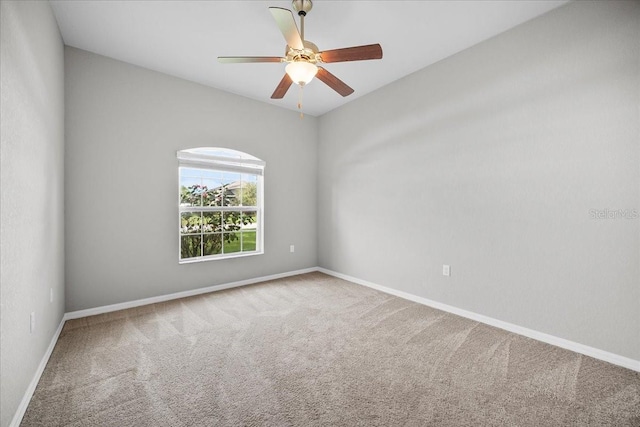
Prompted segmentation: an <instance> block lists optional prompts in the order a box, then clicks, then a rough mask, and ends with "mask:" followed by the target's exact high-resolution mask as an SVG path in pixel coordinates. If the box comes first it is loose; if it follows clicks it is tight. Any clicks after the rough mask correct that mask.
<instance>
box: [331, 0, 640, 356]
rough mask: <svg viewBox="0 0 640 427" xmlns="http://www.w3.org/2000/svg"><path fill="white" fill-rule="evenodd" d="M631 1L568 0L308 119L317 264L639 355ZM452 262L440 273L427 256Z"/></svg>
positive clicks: (638, 136) (638, 34)
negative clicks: (625, 213)
mask: <svg viewBox="0 0 640 427" xmlns="http://www.w3.org/2000/svg"><path fill="white" fill-rule="evenodd" d="M639 17H640V3H638V2H626V3H619V2H597V3H592V2H575V3H570V4H568V5H567V6H564V7H562V8H560V9H557V10H555V11H553V12H551V13H549V14H547V15H543V16H541V17H539V18H537V19H535V20H533V21H530V22H528V23H525V24H523V25H521V26H519V27H516V28H515V29H512V30H510V31H508V32H506V33H503V34H501V35H499V36H497V37H495V38H493V39H491V40H488V41H486V42H484V43H481V44H479V45H477V46H474V47H472V48H470V49H468V50H466V51H463V52H461V53H459V54H457V55H455V56H453V57H450V58H448V59H446V60H443V61H441V62H439V63H437V64H435V65H433V66H431V67H428V68H426V69H423V70H421V71H419V72H417V73H415V74H413V75H411V76H408V77H406V78H404V79H403V80H401V81H398V82H395V83H393V84H390V85H389V86H386V87H384V88H382V89H380V90H378V91H376V92H374V93H372V94H370V95H368V96H366V97H364V98H362V99H359V100H356V101H355V102H353V103H351V104H348V105H346V106H344V107H342V108H340V109H338V110H335V111H333V112H331V113H329V114H327V115H325V116H322V117H321V118H320V120H319V132H320V146H319V169H318V171H319V178H318V183H319V188H318V219H319V222H318V238H319V251H318V257H319V264H320V266H322V267H325V268H328V269H331V270H335V271H338V272H341V273H344V274H348V275H351V276H355V277H357V278H360V279H364V280H369V281H371V282H374V283H377V284H381V285H384V286H388V287H391V288H394V289H398V290H402V291H405V292H409V293H412V294H415V295H419V296H422V297H426V298H430V299H432V300H436V301H439V302H442V303H445V304H450V305H452V306H455V307H459V308H462V309H466V310H470V311H472V312H476V313H480V314H483V315H487V316H490V317H493V318H496V319H500V320H503V321H507V322H511V323H514V324H517V325H520V326H524V327H527V328H531V329H534V330H537V331H541V332H546V333H549V334H552V335H555V336H558V337H562V338H566V339H569V340H573V341H576V342H579V343H583V344H586V345H590V346H594V347H596V348H599V349H603V350H607V351H610V352H613V353H617V354H620V355H623V356H626V357H630V358H634V359H636V360H638V359H640V339H638V337H640V309H639V306H640V274H639V267H640V264H639V262H638V261H639V259H640V251H639V238H640V227H639V222H640V221H639V220H638V219H637V218H635V219H600V220H598V219H593V218H592V216H591V214H590V210H591V209H605V208H609V209H636V210H638V209H640V204H639V196H640V192H639V190H640V188H639V186H640V167H639V165H640V162H639V161H640V158H639V154H640V150H639V148H640V129H639V126H640V125H639V114H638V113H639V110H638V107H639V105H640V66H639V64H640V56H639V43H640V20H639ZM443 264H450V265H451V277H449V278H446V277H443V276H442V265H443Z"/></svg>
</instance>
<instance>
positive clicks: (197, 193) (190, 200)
mask: <svg viewBox="0 0 640 427" xmlns="http://www.w3.org/2000/svg"><path fill="white" fill-rule="evenodd" d="M181 181H182V180H181ZM190 182H191V181H189V185H182V183H181V184H180V206H201V205H202V185H201V184H200V182H201V180H200V179H198V184H191V183H190Z"/></svg>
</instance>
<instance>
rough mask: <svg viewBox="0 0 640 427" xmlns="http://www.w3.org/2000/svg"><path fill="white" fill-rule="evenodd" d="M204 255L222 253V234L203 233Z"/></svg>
mask: <svg viewBox="0 0 640 427" xmlns="http://www.w3.org/2000/svg"><path fill="white" fill-rule="evenodd" d="M203 239H204V240H203V244H202V246H203V249H204V255H205V256H207V255H218V254H221V253H222V234H219V233H218V234H205V235H204V237H203Z"/></svg>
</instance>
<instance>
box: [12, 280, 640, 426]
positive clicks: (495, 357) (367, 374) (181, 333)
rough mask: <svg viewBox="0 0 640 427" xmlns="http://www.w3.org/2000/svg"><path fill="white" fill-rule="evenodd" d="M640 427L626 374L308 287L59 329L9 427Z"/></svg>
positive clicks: (487, 330) (274, 286)
mask: <svg viewBox="0 0 640 427" xmlns="http://www.w3.org/2000/svg"><path fill="white" fill-rule="evenodd" d="M582 425H593V426H607V425H608V426H640V374H638V373H635V372H633V371H630V370H626V369H624V368H619V367H616V366H613V365H610V364H607V363H604V362H600V361H598V360H595V359H592V358H589V357H586V356H581V355H579V354H576V353H572V352H569V351H566V350H562V349H560V348H556V347H553V346H550V345H547V344H543V343H540V342H537V341H534V340H531V339H528V338H524V337H521V336H518V335H515V334H511V333H508V332H505V331H503V330H500V329H496V328H492V327H489V326H486V325H483V324H480V323H477V322H474V321H471V320H467V319H464V318H461V317H457V316H454V315H451V314H447V313H444V312H441V311H438V310H434V309H432V308H429V307H425V306H422V305H419V304H416V303H413V302H410V301H407V300H403V299H400V298H397V297H394V296H390V295H387V294H384V293H381V292H378V291H375V290H372V289H369V288H366V287H362V286H359V285H355V284H352V283H349V282H345V281H343V280H340V279H336V278H333V277H330V276H326V275H323V274H320V273H311V274H306V275H302V276H295V277H290V278H286V279H281V280H275V281H271V282H266V283H262V284H258V285H253V286H247V287H242V288H236V289H231V290H226V291H220V292H215V293H211V294H206V295H201V296H197V297H192V298H186V299H181V300H175V301H171V302H166V303H159V304H154V305H150V306H145V307H141V308H135V309H130V310H124V311H120V312H115V313H110V314H105V315H99V316H93V317H88V318H84V319H78V320H73V321H68V322H67V323H66V325H65V327H64V330H63V331H62V334H61V335H60V338H59V340H58V344H57V345H56V347H55V350H54V352H53V355H52V356H51V359H50V361H49V364H48V365H47V368H46V370H45V372H44V374H43V376H42V379H41V380H40V383H39V384H38V387H37V390H36V392H35V394H34V396H33V399H32V400H31V403H30V405H29V408H28V409H27V412H26V414H25V417H24V419H23V422H22V426H118V427H125V426H536V427H538V426H582Z"/></svg>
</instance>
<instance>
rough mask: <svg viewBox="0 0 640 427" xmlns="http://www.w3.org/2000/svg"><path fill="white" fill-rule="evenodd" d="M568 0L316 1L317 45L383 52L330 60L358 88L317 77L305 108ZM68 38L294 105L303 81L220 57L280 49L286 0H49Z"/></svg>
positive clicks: (324, 105) (308, 31) (333, 102)
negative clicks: (282, 85)
mask: <svg viewBox="0 0 640 427" xmlns="http://www.w3.org/2000/svg"><path fill="white" fill-rule="evenodd" d="M566 2H567V0H549V1H546V0H533V1H526V0H512V1H504V0H499V1H402V0H396V1H380V0H374V1H362V0H359V1H346V0H342V1H335V0H314V3H313V10H312V11H311V12H310V13H309V14H308V15H307V18H306V19H305V38H306V39H307V40H309V41H312V42H314V43H315V44H316V45H318V47H319V48H320V50H328V49H336V48H342V47H349V46H358V45H364V44H372V43H380V44H381V45H382V49H383V52H384V57H383V59H382V60H373V61H359V62H347V63H332V64H326V65H325V68H326V69H327V70H329V71H330V72H332V73H333V74H335V75H336V76H337V77H339V78H340V79H341V80H343V81H344V82H345V83H347V84H348V85H349V86H351V87H352V88H353V89H355V93H353V94H352V95H350V96H348V97H346V98H343V97H341V96H340V95H338V94H337V93H336V92H334V91H333V90H332V89H330V88H329V87H328V86H326V85H325V84H324V83H322V82H320V81H319V80H317V79H314V80H313V81H312V82H311V83H309V85H308V86H306V87H305V89H304V105H303V107H304V112H305V113H306V114H310V115H314V116H319V115H322V114H324V113H326V112H327V111H330V110H332V109H334V108H336V107H339V106H340V105H343V104H345V103H347V102H349V101H352V100H354V99H356V98H358V97H360V96H363V95H364V94H366V93H369V92H371V91H374V90H375V89H378V88H380V87H382V86H384V85H387V84H389V83H391V82H393V81H394V80H397V79H400V78H402V77H404V76H406V75H408V74H410V73H413V72H414V71H417V70H419V69H421V68H424V67H426V66H428V65H430V64H433V63H435V62H437V61H439V60H441V59H443V58H446V57H448V56H451V55H453V54H455V53H457V52H460V51H461V50H464V49H466V48H468V47H470V46H472V45H474V44H477V43H479V42H481V41H483V40H486V39H488V38H490V37H492V36H495V35H497V34H499V33H501V32H503V31H506V30H508V29H510V28H512V27H514V26H516V25H518V24H521V23H523V22H525V21H527V20H530V19H532V18H535V17H536V16H539V15H541V14H543V13H545V12H547V11H549V10H551V9H554V8H556V7H558V6H560V5H562V4H564V3H566ZM51 3H52V6H53V11H54V13H55V16H56V18H57V20H58V25H59V26H60V31H61V32H62V37H63V39H64V42H65V44H67V45H69V46H73V47H77V48H80V49H84V50H88V51H91V52H95V53H98V54H100V55H105V56H108V57H111V58H115V59H118V60H121V61H125V62H128V63H131V64H135V65H138V66H141V67H145V68H149V69H151V70H155V71H160V72H163V73H166V74H170V75H173V76H176V77H181V78H183V79H186V80H191V81H194V82H198V83H201V84H204V85H207V86H212V87H215V88H218V89H222V90H224V91H228V92H232V93H235V94H238V95H242V96H246V97H249V98H253V99H256V100H259V101H263V102H267V103H270V104H273V105H277V106H280V107H284V108H288V109H291V110H295V109H296V108H297V107H296V104H297V101H298V90H297V89H298V88H297V87H295V86H292V87H291V89H289V92H288V93H287V95H286V96H285V97H284V99H281V100H272V99H270V96H271V94H272V93H273V91H274V89H275V87H276V85H277V84H278V82H279V81H280V79H281V78H282V76H283V75H284V67H285V64H277V63H260V64H220V63H218V62H217V60H216V57H218V56H282V55H283V54H284V49H285V44H286V43H285V40H284V38H283V36H282V34H281V33H280V31H279V30H278V27H277V26H276V24H275V21H274V19H273V17H272V16H271V14H270V13H269V11H268V9H267V8H268V7H269V6H278V7H284V8H288V9H291V2H290V1H282V0H262V1H249V0H242V1H185V0H182V1H167V0H162V1H148V0H144V1H142V0H141V1H134V0H130V1H97V0H69V1H60V0H53V1H51Z"/></svg>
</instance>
